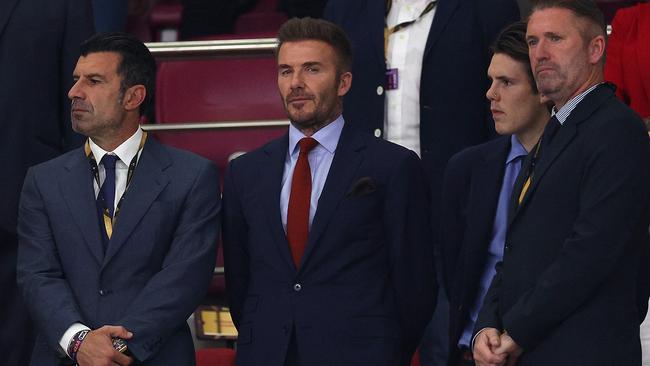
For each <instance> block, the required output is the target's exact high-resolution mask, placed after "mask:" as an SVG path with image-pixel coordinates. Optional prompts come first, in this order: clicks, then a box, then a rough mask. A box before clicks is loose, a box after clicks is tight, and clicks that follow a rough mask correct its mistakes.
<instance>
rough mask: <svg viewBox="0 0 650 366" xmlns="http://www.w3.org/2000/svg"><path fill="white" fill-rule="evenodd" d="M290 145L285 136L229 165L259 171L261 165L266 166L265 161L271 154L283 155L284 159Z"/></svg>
mask: <svg viewBox="0 0 650 366" xmlns="http://www.w3.org/2000/svg"><path fill="white" fill-rule="evenodd" d="M288 145H289V141H288V137H287V135H286V134H285V135H284V136H282V137H279V138H277V139H273V140H271V141H269V142H267V143H266V144H264V145H262V146H260V147H258V148H257V149H255V150H252V151H248V152H246V153H245V154H243V155H240V156H238V157H236V158H235V159H233V160H231V161H230V163H229V164H228V165H229V166H230V167H232V166H237V167H238V168H239V167H241V168H250V169H257V168H259V167H260V164H264V160H263V159H265V158H267V157H268V156H269V155H270V154H277V153H281V154H283V155H282V156H283V157H284V156H285V155H284V154H286V151H287V149H288Z"/></svg>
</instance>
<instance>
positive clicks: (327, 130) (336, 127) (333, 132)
mask: <svg viewBox="0 0 650 366" xmlns="http://www.w3.org/2000/svg"><path fill="white" fill-rule="evenodd" d="M344 123H345V121H344V120H343V115H340V116H339V117H338V118H337V119H335V120H334V122H332V123H330V124H328V125H327V126H325V127H323V128H321V129H320V130H318V131H316V133H315V134H313V135H312V136H311V137H312V138H314V140H316V141H318V144H319V145H321V146H322V147H323V148H325V150H327V152H329V153H330V154H334V151H336V145H338V143H339V138H340V137H341V132H342V131H343V124H344ZM303 137H305V135H304V134H303V133H302V132H300V130H299V129H297V128H296V127H294V125H293V124H291V125H289V151H290V152H291V155H292V156H293V155H295V154H298V149H297V148H296V145H298V141H300V139H302V138H303Z"/></svg>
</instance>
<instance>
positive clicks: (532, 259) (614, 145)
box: [476, 84, 650, 366]
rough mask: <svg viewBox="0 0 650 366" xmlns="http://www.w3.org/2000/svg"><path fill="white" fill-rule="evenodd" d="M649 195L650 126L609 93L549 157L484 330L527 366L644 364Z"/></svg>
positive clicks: (571, 123) (603, 91)
mask: <svg viewBox="0 0 650 366" xmlns="http://www.w3.org/2000/svg"><path fill="white" fill-rule="evenodd" d="M648 186H650V145H649V144H648V135H647V133H646V131H645V127H644V125H643V123H642V122H641V120H640V119H639V117H638V116H637V115H636V114H635V113H634V112H633V111H631V110H630V109H629V108H627V107H626V106H624V105H623V104H622V103H621V102H620V101H619V100H618V99H616V98H615V96H614V91H613V88H612V87H611V86H610V85H607V84H605V85H600V86H599V87H597V88H596V89H595V90H594V91H593V92H591V93H589V94H588V95H587V96H586V97H585V99H584V100H583V101H582V102H580V103H579V104H578V106H577V107H576V109H574V110H573V112H572V113H571V115H570V116H569V118H568V119H567V120H566V122H565V123H564V125H563V126H562V127H561V128H560V129H559V131H558V132H557V133H556V135H555V137H553V140H552V141H551V142H550V145H549V146H548V147H547V148H546V149H544V150H542V156H541V158H540V160H539V161H538V163H537V165H536V167H535V177H534V179H533V181H532V184H531V186H530V188H529V189H528V191H527V194H526V196H525V197H524V199H523V201H522V203H521V204H520V206H519V209H518V210H516V211H515V212H513V213H512V215H511V217H510V219H509V227H508V232H507V236H506V245H505V250H504V258H503V262H502V264H501V265H500V266H497V274H496V275H495V277H494V279H493V281H492V284H491V286H490V289H489V291H488V294H487V295H486V298H485V301H484V303H483V308H482V310H481V313H480V315H479V320H478V322H477V325H476V329H477V330H478V329H482V328H484V327H494V328H498V329H504V330H507V331H508V333H509V334H510V335H511V336H512V338H513V339H514V340H515V342H516V343H517V344H519V345H520V346H521V347H523V349H524V353H523V355H522V356H521V357H520V358H519V360H518V363H517V365H520V366H528V365H559V366H562V365H567V366H568V365H603V366H604V365H640V364H641V347H640V343H639V318H640V314H639V307H638V302H639V301H646V302H647V297H646V298H645V299H643V300H641V299H638V295H637V290H638V289H637V282H638V281H637V275H638V273H639V263H640V262H641V261H642V260H643V261H644V263H647V259H644V258H642V257H640V253H641V251H642V250H644V249H645V248H647V246H648V245H650V242H649V239H648V223H649V221H650V209H649V207H650V205H649V198H648V197H649V192H648V189H647V188H648ZM585 350H588V351H585Z"/></svg>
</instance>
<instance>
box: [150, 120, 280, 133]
mask: <svg viewBox="0 0 650 366" xmlns="http://www.w3.org/2000/svg"><path fill="white" fill-rule="evenodd" d="M288 125H289V120H269V121H241V122H237V121H223V122H191V123H148V124H143V125H141V126H142V129H143V130H145V131H150V132H178V131H201V130H221V129H246V128H266V127H283V126H288Z"/></svg>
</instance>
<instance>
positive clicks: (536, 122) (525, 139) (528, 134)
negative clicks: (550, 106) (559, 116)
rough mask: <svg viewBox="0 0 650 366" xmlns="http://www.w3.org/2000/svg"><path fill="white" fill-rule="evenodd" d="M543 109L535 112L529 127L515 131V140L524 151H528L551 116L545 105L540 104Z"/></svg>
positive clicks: (540, 134) (537, 139) (542, 131)
mask: <svg viewBox="0 0 650 366" xmlns="http://www.w3.org/2000/svg"><path fill="white" fill-rule="evenodd" d="M542 107H543V109H542V110H540V111H539V113H537V114H536V115H535V117H534V119H533V121H531V123H530V124H529V126H530V127H529V128H527V129H526V130H524V131H521V132H517V133H515V136H516V137H517V140H519V142H521V144H522V145H523V146H524V148H525V149H526V151H528V152H530V151H531V150H532V149H533V147H535V144H537V141H539V138H540V137H541V136H542V134H543V133H544V128H546V123H547V122H548V120H549V119H550V118H551V114H550V113H549V112H548V110H547V109H546V107H545V106H542Z"/></svg>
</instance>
